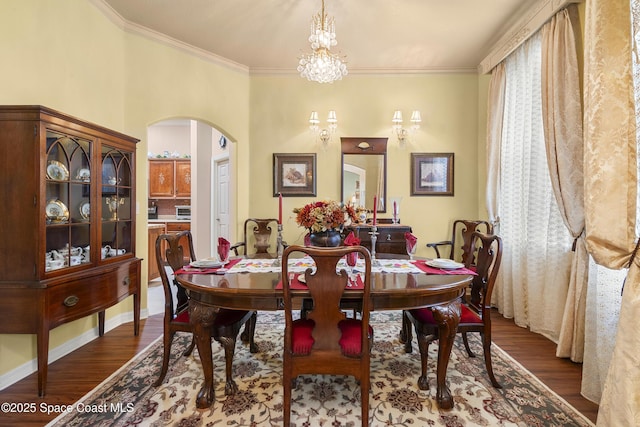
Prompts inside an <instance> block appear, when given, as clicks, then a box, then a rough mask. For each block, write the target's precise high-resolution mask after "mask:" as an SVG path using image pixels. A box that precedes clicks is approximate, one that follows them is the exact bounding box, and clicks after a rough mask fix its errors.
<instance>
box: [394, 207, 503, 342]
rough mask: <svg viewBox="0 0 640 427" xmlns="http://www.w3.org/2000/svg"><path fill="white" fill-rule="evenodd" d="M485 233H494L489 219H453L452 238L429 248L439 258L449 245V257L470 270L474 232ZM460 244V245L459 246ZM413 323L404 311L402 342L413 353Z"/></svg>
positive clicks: (472, 259)
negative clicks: (411, 323) (443, 248)
mask: <svg viewBox="0 0 640 427" xmlns="http://www.w3.org/2000/svg"><path fill="white" fill-rule="evenodd" d="M476 231H477V232H480V233H485V234H492V233H493V226H492V225H491V223H489V222H488V221H484V220H475V219H457V220H455V221H453V228H452V232H451V239H450V240H443V241H441V242H433V243H427V247H428V248H432V249H433V250H434V251H435V253H436V257H437V258H442V257H444V256H445V253H444V252H442V253H441V252H440V251H441V250H442V249H441V248H442V247H448V248H449V253H448V254H446V256H447V258H449V259H451V260H454V261H458V262H461V263H462V264H464V266H465V267H466V268H468V269H470V270H474V271H475V269H476V266H475V264H476V256H477V254H476V250H472V249H471V236H472V235H473V233H474V232H476ZM458 245H460V246H459V247H457V246H458ZM411 338H412V335H411V325H410V323H409V321H408V319H407V314H406V313H405V312H403V313H402V331H401V332H400V342H401V343H404V345H405V351H406V352H407V353H411V351H412V348H411Z"/></svg>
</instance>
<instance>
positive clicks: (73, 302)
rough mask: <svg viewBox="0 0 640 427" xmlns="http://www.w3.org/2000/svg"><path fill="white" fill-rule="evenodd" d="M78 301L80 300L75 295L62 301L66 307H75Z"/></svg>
mask: <svg viewBox="0 0 640 427" xmlns="http://www.w3.org/2000/svg"><path fill="white" fill-rule="evenodd" d="M78 301H80V298H78V297H77V296H75V295H71V296H68V297H66V298H65V299H64V301H63V304H64V305H65V306H66V307H73V306H74V305H76V304H77V303H78Z"/></svg>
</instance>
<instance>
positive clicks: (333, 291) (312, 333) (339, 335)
mask: <svg viewBox="0 0 640 427" xmlns="http://www.w3.org/2000/svg"><path fill="white" fill-rule="evenodd" d="M350 252H358V254H359V256H360V257H361V258H363V259H364V261H365V269H364V273H363V276H362V277H361V279H362V283H363V284H364V286H363V288H364V289H363V291H362V294H360V295H361V299H362V317H361V319H351V318H347V316H346V314H345V313H344V312H343V311H342V310H341V307H340V301H341V300H342V299H343V298H344V297H345V296H348V295H347V294H349V293H350V292H349V287H350V286H351V285H350V284H351V282H350V280H351V279H349V277H348V276H349V275H348V274H347V272H346V271H345V270H344V269H340V271H337V264H338V261H340V259H341V258H343V257H344V256H345V255H346V254H348V253H350ZM293 254H295V256H299V255H300V254H304V255H308V256H310V257H311V258H312V259H313V260H314V262H315V266H316V267H315V271H313V270H312V269H311V268H309V269H307V270H306V272H305V273H304V282H305V283H306V285H307V287H308V288H309V293H310V294H311V295H310V298H311V299H312V300H313V307H312V308H311V310H309V311H308V313H307V317H306V318H300V319H296V320H293V307H294V300H296V301H295V302H299V299H300V298H302V297H296V291H295V290H293V289H291V288H290V287H289V286H290V283H291V281H292V280H298V279H297V278H296V277H297V276H298V275H297V274H295V273H291V275H290V274H289V268H288V262H287V261H288V259H289V257H290V256H292V255H293ZM282 283H283V294H284V314H285V330H284V351H283V378H282V381H283V388H284V396H283V406H284V408H283V411H284V425H285V426H289V425H290V421H291V394H292V388H294V384H295V379H296V377H298V376H299V375H305V374H322V375H351V376H353V377H355V378H356V380H357V381H359V382H360V394H361V417H362V425H363V426H368V425H369V422H368V420H369V384H370V382H369V370H370V358H369V353H370V350H371V345H372V342H373V329H372V328H371V327H370V326H369V313H370V286H371V255H370V253H369V251H368V250H367V249H366V248H364V247H362V246H340V247H330V248H323V247H322V248H321V247H305V246H298V245H293V246H289V247H287V248H286V249H285V250H284V254H283V257H282ZM350 297H351V298H353V295H351V296H350ZM359 298H360V297H359Z"/></svg>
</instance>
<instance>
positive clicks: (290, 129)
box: [249, 74, 486, 256]
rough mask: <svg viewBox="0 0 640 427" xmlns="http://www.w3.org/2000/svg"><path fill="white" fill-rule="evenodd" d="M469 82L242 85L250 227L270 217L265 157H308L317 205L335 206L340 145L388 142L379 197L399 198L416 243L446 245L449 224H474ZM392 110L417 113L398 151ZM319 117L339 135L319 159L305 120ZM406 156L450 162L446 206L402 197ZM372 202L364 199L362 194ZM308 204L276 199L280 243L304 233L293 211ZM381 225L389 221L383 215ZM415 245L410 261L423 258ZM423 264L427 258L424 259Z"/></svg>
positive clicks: (406, 192)
mask: <svg viewBox="0 0 640 427" xmlns="http://www.w3.org/2000/svg"><path fill="white" fill-rule="evenodd" d="M479 96H480V94H479V90H478V76H477V75H475V74H427V75H404V76H388V77H379V76H378V77H374V76H358V75H349V76H347V78H345V79H344V80H342V81H340V82H337V83H334V84H332V85H319V84H317V83H311V82H308V81H306V80H304V79H302V78H299V77H297V76H290V77H282V76H279V77H258V76H254V77H252V78H251V127H250V129H251V135H250V139H251V160H250V170H251V176H252V185H251V187H250V188H249V192H250V195H251V197H250V211H251V213H252V215H254V216H257V217H274V216H275V215H277V212H278V205H277V197H273V178H272V176H273V172H272V167H273V166H272V165H273V160H272V154H273V153H274V152H278V153H312V152H317V196H318V198H330V199H336V200H337V199H339V197H340V158H341V157H340V137H341V136H362V137H389V142H388V150H387V151H388V153H387V166H388V174H387V192H388V195H389V196H402V202H401V204H400V217H401V219H402V222H403V223H405V224H409V225H411V226H412V227H413V231H414V234H416V236H418V239H419V243H420V242H422V243H426V242H429V241H434V240H444V239H445V238H447V237H448V232H447V231H446V230H449V229H450V223H451V218H460V217H476V216H477V215H478V179H477V176H478V144H477V141H478V135H477V132H478V127H479V125H478V105H479V104H484V103H486V101H479V100H478V97H479ZM396 109H401V110H403V112H404V116H405V117H407V118H408V117H409V116H410V114H411V110H414V109H418V110H420V111H421V113H422V119H423V122H422V126H421V128H420V129H419V130H418V131H417V133H416V134H415V135H414V136H413V137H412V140H411V141H410V142H408V143H406V145H405V147H404V148H400V147H399V144H398V141H397V139H396V138H395V137H394V136H393V135H392V133H391V118H392V116H393V112H394V110H396ZM312 110H315V111H318V114H319V116H320V118H321V125H324V126H326V121H325V119H326V116H327V112H328V111H329V110H335V111H336V114H337V116H338V130H337V132H336V135H335V136H334V138H333V141H332V142H330V143H329V146H328V147H327V149H326V151H324V150H323V149H322V148H321V144H320V143H319V142H316V141H315V137H314V135H313V134H312V133H311V132H310V131H309V127H308V118H309V115H310V113H311V111H312ZM412 152H417V153H424V152H453V153H455V160H454V162H455V168H454V171H455V174H454V186H455V197H424V196H422V197H411V196H410V194H411V192H410V185H411V176H410V173H411V171H410V157H411V153H412ZM371 197H373V193H371ZM312 199H313V198H305V197H285V198H284V199H283V211H284V219H283V222H284V238H285V240H286V241H287V243H289V244H294V243H302V236H303V235H304V234H305V230H303V229H301V228H299V227H298V226H297V224H296V223H295V221H294V216H293V214H292V209H293V208H295V207H299V206H302V205H303V204H305V203H307V202H309V201H310V200H312ZM381 217H391V212H387V214H386V215H384V214H383V215H381ZM428 254H429V253H428V252H427V248H426V247H425V246H424V245H422V244H419V249H418V252H417V255H418V256H421V255H423V256H424V255H428ZM431 255H432V254H431Z"/></svg>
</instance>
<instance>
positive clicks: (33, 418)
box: [0, 312, 598, 427]
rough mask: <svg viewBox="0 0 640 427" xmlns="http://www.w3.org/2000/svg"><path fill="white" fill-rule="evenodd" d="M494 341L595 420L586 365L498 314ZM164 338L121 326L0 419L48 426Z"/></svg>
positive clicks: (26, 382)
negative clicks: (585, 391)
mask: <svg viewBox="0 0 640 427" xmlns="http://www.w3.org/2000/svg"><path fill="white" fill-rule="evenodd" d="M492 320H493V342H494V343H496V344H497V345H498V346H500V347H501V348H502V349H503V350H505V351H507V352H508V353H509V354H510V355H511V356H512V357H513V358H514V359H516V360H517V361H518V362H520V363H521V364H522V365H523V366H525V367H526V368H527V369H528V370H529V371H531V372H532V373H533V374H535V375H536V376H537V377H538V378H540V379H541V380H542V381H543V382H544V383H545V384H546V385H547V386H548V387H549V388H551V389H552V390H554V391H555V392H556V393H558V394H559V395H560V396H562V397H563V398H564V399H565V400H566V401H567V402H569V403H570V404H571V405H573V406H574V407H575V408H576V409H578V410H579V411H580V412H582V413H583V414H584V415H585V416H587V417H588V418H589V419H591V420H592V421H593V422H594V423H595V420H596V416H597V412H598V406H597V405H595V404H593V403H591V402H590V401H588V400H586V399H585V398H583V397H582V396H580V381H581V365H579V364H575V363H572V362H570V361H568V360H566V359H558V358H556V357H555V344H553V343H552V342H551V341H549V340H547V339H546V338H544V337H543V336H541V335H538V334H534V333H531V332H529V331H528V330H526V329H523V328H520V327H517V326H515V325H514V323H513V321H511V320H509V319H504V318H503V317H502V316H500V314H498V313H497V312H495V314H494V315H493V316H492ZM160 335H162V315H154V316H151V317H149V318H148V319H146V320H143V321H142V322H141V328H140V336H138V337H135V336H133V326H132V324H126V325H121V326H119V327H118V328H116V329H114V330H112V331H109V332H108V333H106V334H105V335H104V336H103V337H102V338H98V339H95V340H94V341H92V342H90V343H89V344H87V345H85V346H83V347H82V348H80V349H78V350H76V351H74V352H73V353H72V354H69V355H67V356H65V357H64V358H62V359H60V360H57V361H56V362H54V363H52V364H50V365H49V378H48V383H47V395H46V396H45V397H44V398H42V399H41V398H39V397H38V396H37V376H36V374H35V373H34V374H32V375H30V376H28V377H27V378H25V379H23V380H21V381H19V382H17V383H15V384H13V385H11V386H10V387H8V388H6V389H4V390H2V391H0V403H4V402H21V403H35V405H36V407H37V410H36V411H35V413H30V414H28V413H21V414H11V413H3V414H2V416H0V426H16V425H20V426H21V427H24V426H43V425H45V424H47V423H48V422H49V421H50V420H52V419H54V418H55V417H56V416H57V415H58V414H59V411H58V412H56V413H51V414H46V413H44V412H43V411H42V410H41V408H42V405H43V404H44V405H49V406H51V405H69V404H72V403H74V402H76V401H77V400H79V399H80V398H81V397H82V396H84V395H85V394H86V393H87V392H89V391H91V390H92V389H93V388H94V387H95V386H96V385H98V384H99V383H100V382H102V381H103V380H104V379H105V378H107V377H108V376H109V375H111V373H113V372H114V371H116V370H117V369H118V368H120V366H122V365H123V364H124V363H126V362H127V361H128V360H129V359H131V358H132V357H133V356H134V355H135V354H136V353H138V352H139V351H141V350H142V349H144V348H145V347H146V346H147V345H149V344H150V343H151V342H152V341H153V340H154V339H156V338H157V337H159V336H160Z"/></svg>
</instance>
